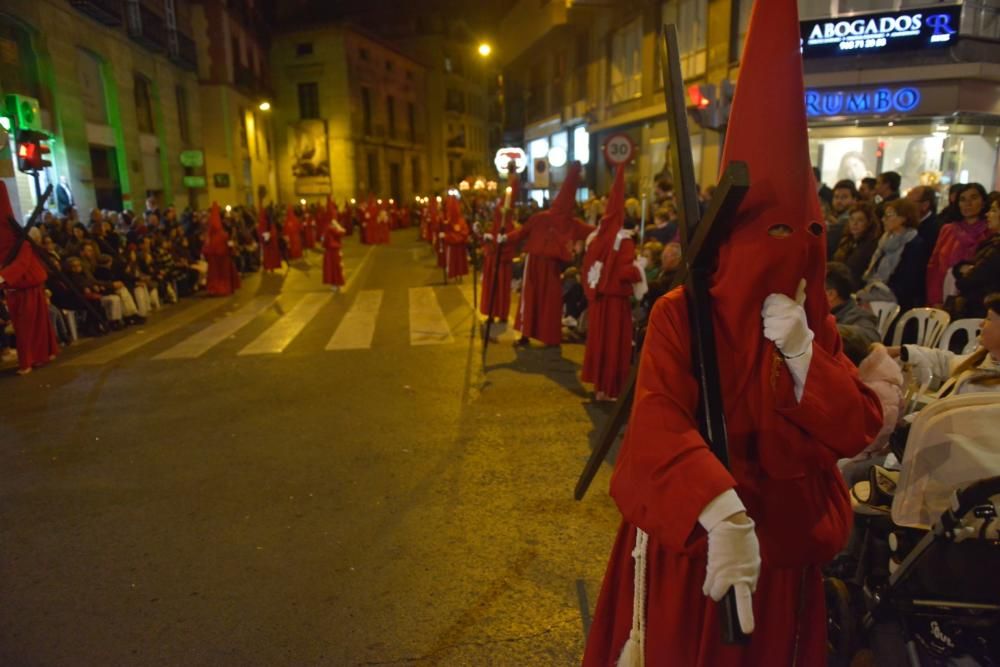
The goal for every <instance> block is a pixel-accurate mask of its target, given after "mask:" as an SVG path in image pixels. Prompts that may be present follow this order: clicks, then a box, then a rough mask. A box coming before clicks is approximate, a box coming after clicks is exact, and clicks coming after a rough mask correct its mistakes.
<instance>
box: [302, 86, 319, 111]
mask: <svg viewBox="0 0 1000 667" xmlns="http://www.w3.org/2000/svg"><path fill="white" fill-rule="evenodd" d="M319 117H320V116H319V84H318V83H315V82H310V83H300V84H299V118H319Z"/></svg>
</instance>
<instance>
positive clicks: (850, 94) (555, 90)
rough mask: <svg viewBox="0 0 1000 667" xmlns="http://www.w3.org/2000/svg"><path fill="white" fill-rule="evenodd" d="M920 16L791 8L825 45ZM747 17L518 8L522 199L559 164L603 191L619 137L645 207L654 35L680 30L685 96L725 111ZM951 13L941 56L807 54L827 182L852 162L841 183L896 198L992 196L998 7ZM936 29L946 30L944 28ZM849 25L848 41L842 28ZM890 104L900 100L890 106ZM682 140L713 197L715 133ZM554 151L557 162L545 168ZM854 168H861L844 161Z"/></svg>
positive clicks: (657, 111) (657, 134)
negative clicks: (839, 35)
mask: <svg viewBox="0 0 1000 667" xmlns="http://www.w3.org/2000/svg"><path fill="white" fill-rule="evenodd" d="M920 4H921V3H911V2H905V3H904V2H900V1H899V0H863V1H860V2H846V1H844V0H838V1H837V2H833V3H831V2H829V0H800V2H799V6H800V16H801V18H802V19H803V22H802V25H803V30H804V32H805V33H808V32H809V31H810V30H811V29H812V26H813V25H814V24H820V26H821V27H820V32H821V35H822V34H825V31H826V30H827V27H826V25H825V24H826V23H831V24H832V27H831V28H829V29H830V30H832V31H833V34H834V35H835V34H836V32H837V31H838V30H848V31H849V30H850V24H851V23H852V22H856V21H857V20H858V16H855V15H856V14H858V12H861V13H865V12H876V13H879V12H882V13H880V14H878V18H879V19H880V20H881V18H884V17H885V16H888V17H890V18H891V17H896V20H900V21H903V22H906V19H904V18H900V17H904V16H906V15H911V18H910V19H909V20H910V21H911V22H912V21H913V20H914V19H913V18H912V14H914V13H919V14H921V20H924V19H927V18H928V17H932V16H937V14H940V13H942V12H940V11H939V10H937V9H935V7H940V5H935V3H933V2H928V3H925V4H927V5H928V8H925V9H921V8H920V7H919V6H918V5H920ZM903 6H905V7H906V8H905V9H904V8H902V7H903ZM751 7H752V2H751V0H667V1H665V2H664V1H660V0H656V1H653V0H631V1H625V2H620V3H606V2H589V1H587V0H580V1H577V2H573V3H564V2H556V1H554V0H543V2H542V3H541V7H539V2H537V0H520V1H519V2H518V3H516V4H515V5H514V7H513V8H512V9H511V10H510V12H509V13H508V14H507V15H506V17H505V18H504V20H503V21H502V23H501V27H500V40H499V56H500V58H501V59H502V62H503V65H504V81H505V91H504V94H505V98H506V102H507V105H506V119H507V123H506V125H505V140H506V141H507V142H508V143H509V144H512V145H516V146H520V147H522V148H524V149H525V150H526V152H527V153H528V155H529V161H528V162H529V164H528V181H529V183H530V184H531V185H530V188H529V194H530V195H531V196H533V197H534V198H535V199H537V200H538V201H539V202H541V201H542V200H543V199H544V198H545V197H547V196H549V195H550V194H551V193H552V192H554V190H555V189H556V188H557V187H558V185H559V183H560V182H561V180H562V172H563V171H564V170H563V169H561V168H559V167H558V166H557V165H558V164H561V163H562V162H563V161H564V159H565V158H567V157H568V159H570V160H572V159H579V160H580V161H581V162H583V163H584V164H585V165H586V166H587V177H588V178H587V182H588V186H590V187H596V188H597V189H598V191H600V192H606V191H607V190H608V189H609V187H610V182H611V175H612V174H611V167H610V165H609V163H608V161H607V160H606V158H605V156H604V150H603V149H604V147H605V146H606V144H607V142H608V140H609V139H611V138H612V137H616V136H618V135H625V136H626V137H627V138H628V139H629V140H631V142H632V143H633V144H634V145H635V146H636V149H637V153H636V156H635V159H634V161H633V162H632V163H631V164H630V165H629V167H628V170H627V181H628V183H629V186H628V187H629V189H630V191H631V192H632V193H633V194H638V193H640V192H641V193H648V192H650V191H651V190H652V186H653V183H654V181H655V179H656V178H657V177H658V176H661V175H665V174H666V173H667V172H668V171H669V152H668V148H669V142H668V132H667V125H666V121H665V118H666V113H665V108H666V107H665V100H664V93H663V85H662V81H661V72H660V63H659V56H658V50H659V49H658V40H659V32H660V26H661V25H663V24H665V23H675V24H676V25H678V27H679V30H678V41H679V51H680V60H681V62H680V66H681V72H682V75H683V78H684V83H685V87H686V88H687V89H689V90H690V89H691V87H694V88H695V89H700V90H707V88H706V87H707V86H711V87H712V88H711V90H712V91H713V92H714V95H715V97H714V101H715V102H716V103H718V104H721V105H722V106H725V103H726V101H727V100H728V99H730V98H729V97H727V94H730V95H731V92H732V90H733V86H732V84H733V82H735V81H736V78H737V75H738V71H739V57H740V54H741V52H742V47H743V41H744V39H745V37H746V30H747V26H748V23H749V17H750V11H751ZM947 12H949V16H950V17H951V19H950V20H951V23H950V24H948V26H947V27H940V28H938V30H941V31H942V34H944V33H947V34H949V35H950V37H949V39H948V40H947V41H944V38H943V37H937V38H936V39H938V40H940V41H938V42H933V43H932V42H929V41H927V42H925V43H923V44H921V43H919V42H915V43H913V44H915V46H911V48H910V49H906V48H902V49H900V50H898V51H893V52H891V53H889V52H884V50H880V49H879V48H877V47H875V44H876V43H877V42H878V38H875V39H874V40H873V42H872V43H871V45H870V46H864V44H866V42H865V40H862V41H861V44H862V47H860V48H857V47H855V48H853V50H852V47H851V46H846V47H840V46H839V43H838V46H837V49H836V50H833V51H831V48H830V46H831V44H833V42H832V41H826V42H825V45H824V44H820V45H819V46H818V47H817V48H815V49H813V48H811V47H810V45H809V44H808V40H806V42H804V47H803V53H804V62H805V74H806V86H807V89H808V91H809V92H808V93H807V100H806V101H807V108H808V109H809V118H810V136H811V142H810V149H811V153H812V156H813V161H814V164H816V165H817V166H818V167H820V168H821V172H822V175H823V178H824V180H825V181H827V182H830V183H832V182H833V181H834V180H836V178H837V177H838V176H839V175H841V174H842V173H847V172H846V171H845V169H846V167H843V166H842V165H841V162H843V161H845V160H846V161H847V162H851V163H852V164H853V163H854V162H857V163H858V164H857V166H856V168H855V169H854V170H853V171H850V174H851V175H852V177H855V176H856V177H857V178H860V177H861V175H867V174H872V173H876V172H879V171H885V170H890V169H895V170H902V171H903V172H905V174H904V186H910V185H914V184H916V183H917V182H919V181H920V179H921V175H923V181H924V182H940V183H944V184H947V183H949V182H955V181H969V180H973V181H980V182H982V183H983V184H984V185H986V187H987V189H989V188H991V187H993V188H995V187H996V186H997V125H998V116H1000V114H998V111H1000V107H998V105H1000V89H998V84H1000V76H998V74H1000V72H998V69H997V62H998V61H1000V43H998V38H1000V35H998V34H997V33H998V30H1000V14H998V12H1000V9H998V7H997V4H996V3H992V2H987V3H983V2H966V3H962V4H960V5H958V6H956V7H954V8H951V9H948V10H947ZM883 13H884V16H883ZM845 17H850V19H849V20H848V19H847V18H845ZM930 21H931V23H933V24H934V25H938V26H942V25H943V24H942V21H943V19H939V18H930ZM843 23H847V24H848V27H846V28H845V27H844V26H843V25H838V24H843ZM885 25H886V26H888V23H886V24H885ZM930 25H931V24H930V23H924V26H925V30H924V33H922V34H925V37H926V39H927V40H929V39H930V37H931V36H933V34H934V30H935V29H934V28H933V27H929V26H930ZM903 27H904V28H905V27H906V26H903ZM910 31H911V32H912V28H911V30H910ZM949 31H951V32H949ZM900 32H907V31H906V30H900ZM807 36H808V35H807V34H804V39H805V38H806V37H807ZM886 39H894V38H893V37H891V36H889V37H887V38H886ZM820 41H821V42H822V41H823V40H820ZM855 44H857V42H856V41H855ZM929 45H933V46H934V47H937V48H929ZM894 46H898V44H897V43H896V42H894ZM824 49H826V50H825V51H824ZM886 91H888V92H886ZM886 94H888V95H890V96H896V97H898V96H900V95H902V97H901V98H900V99H898V100H896V102H894V103H891V104H888V105H887V104H885V103H884V102H883V98H884V96H885V95H886ZM848 99H850V100H863V99H868V100H869V102H868V103H862V102H852V106H851V108H850V109H849V110H848V109H847V101H846V100H848ZM838 100H840V103H839V105H838ZM690 103H691V101H690V100H689V104H690ZM689 130H690V132H691V143H692V150H693V157H694V164H695V170H696V177H697V179H698V181H699V183H700V184H702V185H709V184H714V182H715V181H716V179H717V174H718V168H719V160H720V158H721V150H722V144H723V141H724V128H723V129H720V130H714V129H706V128H703V127H701V126H699V125H698V124H697V123H691V122H690V121H689ZM553 149H555V157H556V161H555V162H552V161H551V160H549V156H550V155H551V154H552V151H553ZM855 154H860V155H861V156H862V158H863V159H862V160H853V158H855V157H856V156H855ZM564 156H565V157H564ZM539 160H542V161H547V162H548V164H546V165H543V166H544V167H547V168H544V169H542V170H541V171H542V172H543V173H542V174H541V177H540V178H539V177H537V176H538V175H536V173H535V171H536V170H535V167H536V166H537V164H538V161H539ZM852 160H853V161H852ZM862 162H863V164H861V163H862ZM580 194H581V197H582V196H585V195H586V194H587V190H581V193H580Z"/></svg>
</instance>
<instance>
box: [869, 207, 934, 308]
mask: <svg viewBox="0 0 1000 667" xmlns="http://www.w3.org/2000/svg"><path fill="white" fill-rule="evenodd" d="M882 225H883V227H884V228H885V233H884V234H882V238H881V239H879V242H878V247H877V248H876V250H875V253H874V254H873V255H872V259H871V262H870V263H869V264H868V270H867V271H865V275H864V280H865V283H866V285H865V289H864V290H862V292H863V294H862V295H861V299H862V300H863V301H884V300H892V299H893V298H895V301H896V303H898V304H899V306H900V308H901V309H902V310H903V311H906V310H908V309H910V308H914V307H917V306H922V305H923V304H924V287H925V285H924V273H925V268H926V267H927V254H928V250H927V243H926V242H925V241H924V240H923V239H922V238H921V237H920V235H919V234H917V227H918V226H919V225H920V220H919V219H918V218H917V206H916V204H914V203H913V202H911V201H909V200H907V199H894V200H892V201H890V202H887V203H886V205H885V212H884V217H883V219H882ZM886 288H888V291H889V292H891V293H887V291H886Z"/></svg>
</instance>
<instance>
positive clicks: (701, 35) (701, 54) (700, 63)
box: [656, 0, 749, 88]
mask: <svg viewBox="0 0 1000 667" xmlns="http://www.w3.org/2000/svg"><path fill="white" fill-rule="evenodd" d="M736 2H739V0H736ZM746 4H749V2H747V3H746ZM660 15H661V18H662V23H663V24H671V23H673V24H675V25H677V26H678V30H677V51H678V53H679V55H680V61H681V62H680V65H681V76H682V77H683V78H684V79H685V80H687V79H693V78H695V77H699V76H702V75H703V74H705V64H706V57H707V54H708V0H670V1H669V2H664V3H663V4H662V5H661V6H660ZM656 53H657V61H659V48H657V50H656ZM656 87H657V88H662V87H663V77H662V76H661V75H660V74H659V62H657V76H656Z"/></svg>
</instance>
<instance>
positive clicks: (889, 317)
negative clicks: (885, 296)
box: [868, 301, 899, 340]
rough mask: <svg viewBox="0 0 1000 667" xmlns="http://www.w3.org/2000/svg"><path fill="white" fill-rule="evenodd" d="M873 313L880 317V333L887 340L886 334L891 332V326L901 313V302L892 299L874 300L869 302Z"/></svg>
mask: <svg viewBox="0 0 1000 667" xmlns="http://www.w3.org/2000/svg"><path fill="white" fill-rule="evenodd" d="M868 305H869V306H870V307H871V309H872V313H874V315H875V317H877V318H878V333H879V335H880V336H882V340H885V335H886V334H887V333H889V326H890V325H891V324H892V321H893V320H894V319H896V315H899V304H898V303H893V302H892V301H872V302H870V303H869V304H868Z"/></svg>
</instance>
